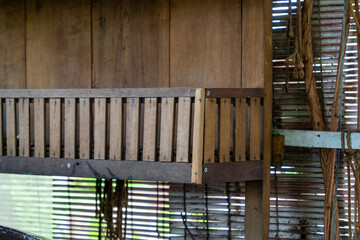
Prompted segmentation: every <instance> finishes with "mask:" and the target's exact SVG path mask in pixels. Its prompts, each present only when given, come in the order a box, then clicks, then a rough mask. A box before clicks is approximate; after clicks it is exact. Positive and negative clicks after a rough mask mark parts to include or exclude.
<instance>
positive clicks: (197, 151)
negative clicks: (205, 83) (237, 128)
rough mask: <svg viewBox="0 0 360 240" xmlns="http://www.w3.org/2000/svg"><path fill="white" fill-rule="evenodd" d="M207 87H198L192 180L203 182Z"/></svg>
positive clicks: (197, 182)
mask: <svg viewBox="0 0 360 240" xmlns="http://www.w3.org/2000/svg"><path fill="white" fill-rule="evenodd" d="M204 109H205V89H200V88H199V89H196V93H195V109H194V132H193V154H192V170H191V182H192V183H196V184H201V182H202V163H203V150H204V149H203V147H204V145H203V144H204Z"/></svg>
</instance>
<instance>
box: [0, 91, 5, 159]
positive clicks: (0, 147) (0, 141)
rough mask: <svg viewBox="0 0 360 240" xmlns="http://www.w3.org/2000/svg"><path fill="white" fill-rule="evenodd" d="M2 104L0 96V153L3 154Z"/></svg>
mask: <svg viewBox="0 0 360 240" xmlns="http://www.w3.org/2000/svg"><path fill="white" fill-rule="evenodd" d="M3 138H4V136H3V104H2V99H1V98H0V155H3V149H4V147H3V144H4V142H3Z"/></svg>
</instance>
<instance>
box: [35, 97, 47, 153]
mask: <svg viewBox="0 0 360 240" xmlns="http://www.w3.org/2000/svg"><path fill="white" fill-rule="evenodd" d="M34 141H35V153H34V155H35V157H45V101H44V99H43V98H36V99H34Z"/></svg>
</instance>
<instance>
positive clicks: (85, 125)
mask: <svg viewBox="0 0 360 240" xmlns="http://www.w3.org/2000/svg"><path fill="white" fill-rule="evenodd" d="M79 118H80V119H79V138H80V149H79V157H80V158H81V159H89V158H90V143H91V135H90V134H91V133H90V126H91V122H90V99H89V98H80V99H79Z"/></svg>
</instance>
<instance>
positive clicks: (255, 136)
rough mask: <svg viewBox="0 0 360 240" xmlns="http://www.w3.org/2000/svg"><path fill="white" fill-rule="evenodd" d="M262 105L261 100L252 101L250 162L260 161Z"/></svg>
mask: <svg viewBox="0 0 360 240" xmlns="http://www.w3.org/2000/svg"><path fill="white" fill-rule="evenodd" d="M260 154H261V105H260V98H251V99H250V160H260Z"/></svg>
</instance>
